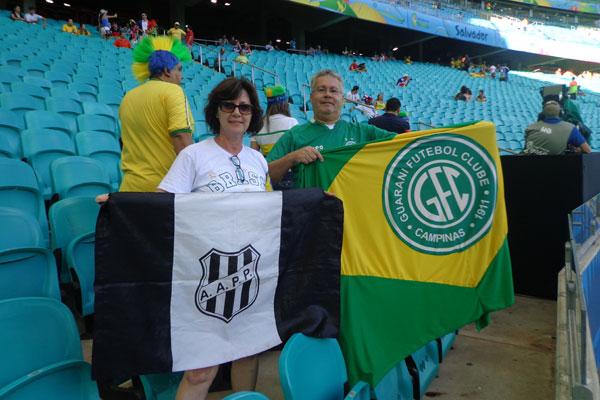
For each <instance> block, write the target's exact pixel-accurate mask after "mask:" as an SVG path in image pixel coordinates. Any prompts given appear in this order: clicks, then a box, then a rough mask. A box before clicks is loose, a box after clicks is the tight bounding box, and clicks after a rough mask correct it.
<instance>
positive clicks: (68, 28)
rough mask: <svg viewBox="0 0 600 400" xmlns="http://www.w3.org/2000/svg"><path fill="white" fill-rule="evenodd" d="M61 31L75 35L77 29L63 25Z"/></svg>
mask: <svg viewBox="0 0 600 400" xmlns="http://www.w3.org/2000/svg"><path fill="white" fill-rule="evenodd" d="M62 31H63V32H67V33H75V34H77V27H76V26H75V25H69V24H64V25H63V26H62Z"/></svg>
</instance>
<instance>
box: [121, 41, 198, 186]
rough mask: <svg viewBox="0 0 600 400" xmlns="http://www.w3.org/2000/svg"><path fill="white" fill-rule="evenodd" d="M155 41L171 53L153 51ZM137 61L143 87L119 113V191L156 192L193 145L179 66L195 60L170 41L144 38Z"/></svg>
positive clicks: (132, 93) (127, 97)
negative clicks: (175, 162) (168, 43)
mask: <svg viewBox="0 0 600 400" xmlns="http://www.w3.org/2000/svg"><path fill="white" fill-rule="evenodd" d="M157 39H160V40H163V41H164V40H170V41H171V48H170V51H167V50H154V43H155V40H157ZM133 58H134V60H136V63H135V64H134V75H135V76H136V79H138V81H140V82H142V84H141V85H139V86H138V87H136V88H135V89H133V90H130V91H129V92H127V94H126V95H125V97H123V100H122V102H121V106H120V107H119V119H120V120H121V126H122V129H121V131H122V134H121V139H122V141H123V151H122V153H121V168H122V170H123V182H122V183H121V188H120V190H121V191H123V192H131V191H136V192H154V191H155V190H156V188H157V187H158V184H159V182H160V181H161V179H162V178H163V177H164V175H165V174H166V173H167V171H168V169H169V168H170V167H171V164H172V163H173V160H174V159H175V156H176V155H177V154H178V153H179V152H180V151H181V150H182V149H183V148H185V147H186V146H188V145H190V144H192V143H193V142H192V132H193V131H194V118H193V117H192V113H191V111H190V108H189V106H188V104H189V102H188V100H187V99H186V96H185V93H184V92H183V89H182V88H181V86H180V83H181V78H182V65H181V60H191V56H190V54H189V50H188V49H187V48H186V47H185V46H184V45H183V44H182V43H181V42H180V41H177V40H173V39H172V37H171V36H163V37H158V38H154V37H150V36H146V37H145V38H144V39H143V40H142V41H141V42H140V43H139V44H138V45H137V46H136V47H135V49H134V50H133ZM148 78H149V79H148Z"/></svg>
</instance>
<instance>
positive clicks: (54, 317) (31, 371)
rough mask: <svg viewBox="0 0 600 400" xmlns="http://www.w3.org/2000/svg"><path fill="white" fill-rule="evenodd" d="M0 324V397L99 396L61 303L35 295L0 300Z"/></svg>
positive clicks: (73, 326) (71, 398) (70, 399)
mask: <svg viewBox="0 0 600 400" xmlns="http://www.w3.org/2000/svg"><path fill="white" fill-rule="evenodd" d="M0 326H2V329H1V330H0V348H2V349H3V353H2V358H1V359H0V398H2V399H43V398H44V399H59V398H60V399H65V400H74V399H85V400H92V399H99V398H100V397H99V394H98V388H97V386H96V384H95V382H94V381H92V380H91V369H90V366H89V364H87V363H85V362H84V361H83V354H82V352H81V345H80V342H79V332H78V331H77V325H76V324H75V320H74V319H73V315H72V314H71V312H70V311H69V309H68V308H67V307H66V306H65V305H64V304H62V303H60V302H59V301H57V300H54V299H50V298H40V297H38V298H34V297H23V298H17V299H9V300H3V301H0Z"/></svg>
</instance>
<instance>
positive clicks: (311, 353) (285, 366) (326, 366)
mask: <svg viewBox="0 0 600 400" xmlns="http://www.w3.org/2000/svg"><path fill="white" fill-rule="evenodd" d="M279 376H280V379H281V387H282V389H283V394H284V396H285V398H286V399H288V400H295V399H341V398H343V394H344V383H345V382H346V380H347V379H348V378H347V375H346V366H345V364H344V357H343V355H342V351H341V349H340V346H339V344H338V342H337V340H335V339H317V338H311V337H308V336H305V335H303V334H301V333H297V334H294V335H293V336H292V337H291V338H290V340H288V342H287V343H286V344H285V346H284V348H283V351H282V352H281V356H280V357H279Z"/></svg>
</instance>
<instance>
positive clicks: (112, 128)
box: [77, 110, 119, 138]
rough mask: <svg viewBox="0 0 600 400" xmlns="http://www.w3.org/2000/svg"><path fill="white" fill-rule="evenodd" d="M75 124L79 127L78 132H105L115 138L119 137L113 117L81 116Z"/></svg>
mask: <svg viewBox="0 0 600 400" xmlns="http://www.w3.org/2000/svg"><path fill="white" fill-rule="evenodd" d="M111 111H112V110H111ZM77 124H78V125H79V130H80V131H96V132H106V133H109V134H111V135H113V136H114V137H115V138H118V137H119V133H118V130H117V122H116V119H115V118H114V117H109V116H106V115H94V114H82V115H80V116H79V117H77Z"/></svg>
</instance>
